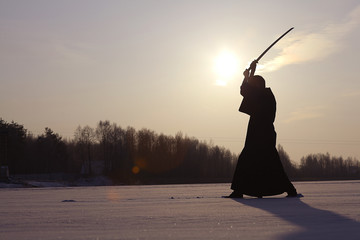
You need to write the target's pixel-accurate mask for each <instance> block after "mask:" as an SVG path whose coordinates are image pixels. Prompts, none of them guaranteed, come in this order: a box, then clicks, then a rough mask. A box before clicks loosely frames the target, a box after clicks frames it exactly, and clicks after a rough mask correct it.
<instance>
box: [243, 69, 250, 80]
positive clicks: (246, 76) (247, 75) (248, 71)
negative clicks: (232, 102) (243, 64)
mask: <svg viewBox="0 0 360 240" xmlns="http://www.w3.org/2000/svg"><path fill="white" fill-rule="evenodd" d="M243 74H244V77H245V78H249V75H250V68H247V69H245V71H244V73H243Z"/></svg>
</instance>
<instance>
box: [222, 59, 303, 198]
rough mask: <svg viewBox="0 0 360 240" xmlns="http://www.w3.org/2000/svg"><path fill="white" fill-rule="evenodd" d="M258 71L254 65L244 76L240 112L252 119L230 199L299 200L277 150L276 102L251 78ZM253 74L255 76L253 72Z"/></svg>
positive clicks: (261, 81)
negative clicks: (277, 197) (274, 197)
mask: <svg viewBox="0 0 360 240" xmlns="http://www.w3.org/2000/svg"><path fill="white" fill-rule="evenodd" d="M255 68H256V62H255V61H254V62H253V63H252V64H251V66H250V69H246V70H245V72H244V76H245V78H244V81H243V83H242V85H241V88H240V89H241V90H240V93H241V95H242V96H243V97H244V98H243V101H242V103H241V105H240V108H239V111H240V112H243V113H246V114H248V115H250V120H249V125H248V129H247V134H246V140H245V146H244V149H243V150H242V152H241V154H240V156H239V159H238V163H237V166H236V170H235V173H234V177H233V181H232V185H231V189H232V190H234V191H233V193H231V194H230V196H229V197H230V198H241V197H243V194H246V195H249V196H254V197H262V196H269V195H277V194H282V193H284V192H287V193H288V196H289V197H295V196H297V192H296V189H295V188H294V186H293V185H292V183H291V182H290V180H289V178H288V177H287V175H286V173H285V171H284V168H283V166H282V164H281V161H280V157H279V154H278V152H277V150H276V132H275V129H274V124H273V123H274V120H275V112H276V100H275V97H274V95H273V93H272V91H271V89H270V88H266V87H265V80H264V79H263V78H262V77H261V76H258V75H255V76H251V75H252V74H253V72H254V71H255ZM250 70H252V74H249V71H250Z"/></svg>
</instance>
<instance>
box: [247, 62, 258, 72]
mask: <svg viewBox="0 0 360 240" xmlns="http://www.w3.org/2000/svg"><path fill="white" fill-rule="evenodd" d="M257 63H258V62H257V60H254V61H252V62H251V64H250V68H249V69H251V71H255V69H256V64H257Z"/></svg>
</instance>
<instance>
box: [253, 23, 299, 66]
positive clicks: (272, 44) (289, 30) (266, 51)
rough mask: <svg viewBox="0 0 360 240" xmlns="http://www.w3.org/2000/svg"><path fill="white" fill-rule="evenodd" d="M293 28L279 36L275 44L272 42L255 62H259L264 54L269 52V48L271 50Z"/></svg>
mask: <svg viewBox="0 0 360 240" xmlns="http://www.w3.org/2000/svg"><path fill="white" fill-rule="evenodd" d="M293 29H294V28H293V27H292V28H290V29H289V30H287V31H286V32H285V33H284V34H283V35H281V36H280V37H279V38H278V39H276V41H275V42H273V43H272V44H271V45H270V46H269V47H268V48H267V49H266V50H265V51H264V52H263V53H262V54H261V55H260V56H259V57H258V58H257V59H256V62H259V61H260V59H261V58H262V57H263V56H264V55H265V53H267V51H269V50H270V48H272V47H273V46H274V45H275V44H276V43H277V42H278V41H280V39H282V38H283V37H284V36H285V35H286V34H288V33H289V32H290V31H291V30H293Z"/></svg>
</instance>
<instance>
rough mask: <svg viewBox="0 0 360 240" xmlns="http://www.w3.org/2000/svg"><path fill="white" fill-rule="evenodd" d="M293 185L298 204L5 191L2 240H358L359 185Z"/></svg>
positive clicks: (224, 189) (66, 190) (0, 200)
mask: <svg viewBox="0 0 360 240" xmlns="http://www.w3.org/2000/svg"><path fill="white" fill-rule="evenodd" d="M294 185H295V187H296V188H297V189H298V191H299V192H301V193H302V194H303V195H304V197H302V198H286V197H285V194H284V195H279V196H275V197H266V198H262V199H257V198H250V197H245V198H244V199H237V200H236V199H226V198H222V197H221V196H223V195H227V194H229V193H230V192H231V191H230V189H229V184H193V185H156V186H155V185H143V186H98V187H43V188H14V185H6V184H3V185H1V186H2V187H3V188H1V189H0V196H1V197H0V215H1V218H0V239H3V240H7V239H12V240H13V239H19V240H21V239H249V240H250V239H282V240H290V239H291V240H296V239H299V240H300V239H316V240H319V239H326V240H332V239H334V240H335V239H347V240H349V239H354V240H355V239H356V240H358V239H360V181H327V182H295V183H294ZM44 186H46V184H44ZM5 187H7V188H5ZM9 187H10V188H9Z"/></svg>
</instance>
